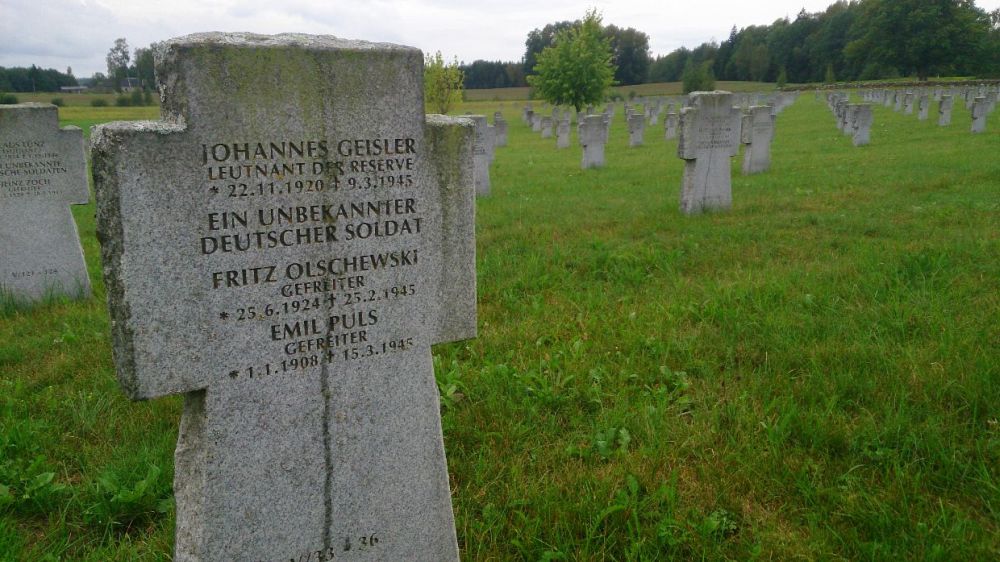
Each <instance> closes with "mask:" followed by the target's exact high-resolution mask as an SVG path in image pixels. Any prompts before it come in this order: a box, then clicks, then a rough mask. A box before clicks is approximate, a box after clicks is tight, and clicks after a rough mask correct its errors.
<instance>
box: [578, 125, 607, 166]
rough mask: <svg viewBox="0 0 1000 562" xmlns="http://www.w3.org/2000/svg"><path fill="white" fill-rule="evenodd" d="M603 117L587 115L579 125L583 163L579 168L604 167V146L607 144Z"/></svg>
mask: <svg viewBox="0 0 1000 562" xmlns="http://www.w3.org/2000/svg"><path fill="white" fill-rule="evenodd" d="M606 118H607V117H606V116H605V115H588V116H586V117H584V118H583V122H582V124H581V125H580V145H582V146H583V161H582V162H581V164H580V167H581V168H583V169H587V168H601V167H603V166H604V145H605V143H606V142H607V129H606V128H605V124H604V123H605V121H604V120H605V119H606Z"/></svg>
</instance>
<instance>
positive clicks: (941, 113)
mask: <svg viewBox="0 0 1000 562" xmlns="http://www.w3.org/2000/svg"><path fill="white" fill-rule="evenodd" d="M954 107H955V98H954V97H952V96H951V95H950V94H942V95H941V101H940V102H939V103H938V126H940V127H947V126H948V125H951V110H952V108H954Z"/></svg>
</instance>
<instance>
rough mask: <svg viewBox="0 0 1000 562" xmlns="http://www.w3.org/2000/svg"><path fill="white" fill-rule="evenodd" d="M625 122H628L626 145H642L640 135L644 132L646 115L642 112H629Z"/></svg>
mask: <svg viewBox="0 0 1000 562" xmlns="http://www.w3.org/2000/svg"><path fill="white" fill-rule="evenodd" d="M626 123H628V145H629V146H642V137H643V134H644V133H645V132H646V116H645V115H643V114H642V113H636V112H632V113H629V114H628V117H627V118H626Z"/></svg>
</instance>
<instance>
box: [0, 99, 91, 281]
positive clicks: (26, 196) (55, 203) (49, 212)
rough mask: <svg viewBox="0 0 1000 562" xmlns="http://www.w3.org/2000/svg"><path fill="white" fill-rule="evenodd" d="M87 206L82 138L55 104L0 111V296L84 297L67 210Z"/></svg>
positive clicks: (16, 106) (8, 107)
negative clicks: (62, 119)
mask: <svg viewBox="0 0 1000 562" xmlns="http://www.w3.org/2000/svg"><path fill="white" fill-rule="evenodd" d="M89 201H90V190H89V189H88V188H87V163H86V158H85V156H84V152H83V132H82V131H81V130H80V129H79V128H77V127H66V128H64V129H60V128H59V111H58V108H56V106H54V105H49V104H41V103H24V104H14V105H2V106H0V291H3V292H6V293H8V294H10V295H12V296H13V297H14V298H15V299H18V300H34V299H38V298H40V297H44V296H45V295H47V294H53V293H58V294H66V295H69V296H89V295H90V278H89V277H88V276H87V267H86V265H85V263H84V261H83V250H82V249H81V247H80V237H79V235H78V234H77V230H76V223H75V222H73V214H72V212H71V211H70V207H69V206H70V205H83V204H85V203H87V202H89Z"/></svg>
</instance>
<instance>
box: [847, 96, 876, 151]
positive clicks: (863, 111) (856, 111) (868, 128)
mask: <svg viewBox="0 0 1000 562" xmlns="http://www.w3.org/2000/svg"><path fill="white" fill-rule="evenodd" d="M847 114H848V116H849V118H848V121H849V122H850V126H849V127H848V132H849V133H850V135H851V140H852V141H853V142H854V146H865V145H866V144H868V143H870V142H871V134H872V123H874V121H875V115H874V114H873V113H872V106H871V104H870V103H852V104H848V105H847Z"/></svg>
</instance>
